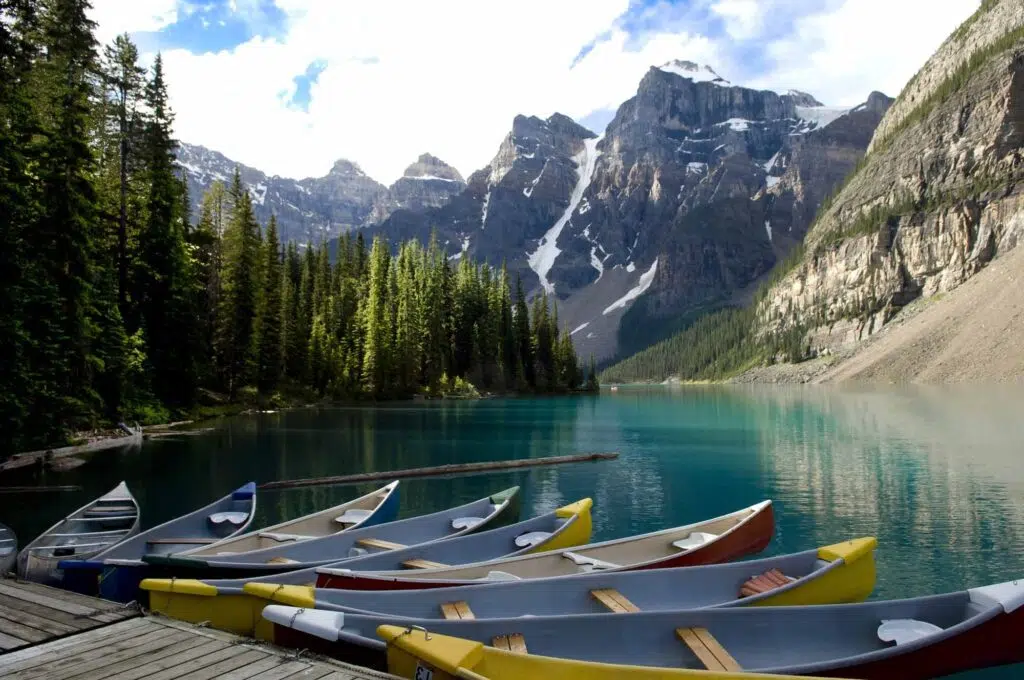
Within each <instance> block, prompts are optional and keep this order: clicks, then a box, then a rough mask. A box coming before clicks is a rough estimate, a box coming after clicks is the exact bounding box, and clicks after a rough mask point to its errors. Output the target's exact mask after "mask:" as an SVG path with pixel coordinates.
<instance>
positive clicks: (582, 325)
mask: <svg viewBox="0 0 1024 680" xmlns="http://www.w3.org/2000/svg"><path fill="white" fill-rule="evenodd" d="M589 325H590V322H589V321H587V322H585V323H581V324H580V325H579V326H577V327H576V330H574V331H573V332H572V333H569V335H576V334H577V333H579V332H580V331H581V330H583V329H584V328H586V327H587V326H589Z"/></svg>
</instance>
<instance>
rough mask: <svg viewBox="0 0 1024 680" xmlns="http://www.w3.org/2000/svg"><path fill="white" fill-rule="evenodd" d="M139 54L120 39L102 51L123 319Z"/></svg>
mask: <svg viewBox="0 0 1024 680" xmlns="http://www.w3.org/2000/svg"><path fill="white" fill-rule="evenodd" d="M138 62H139V50H138V48H137V47H136V46H135V45H134V44H133V43H132V41H131V40H130V39H129V38H128V35H127V34H125V35H119V36H117V37H116V38H115V39H114V42H113V44H112V45H108V46H107V47H106V48H105V49H104V56H103V72H102V76H103V85H104V99H103V103H104V104H105V106H104V109H105V114H106V115H105V116H104V117H105V118H106V119H107V120H105V121H104V128H106V129H105V130H104V131H105V132H106V133H107V134H108V135H109V138H110V139H111V141H112V142H113V155H114V157H115V159H116V163H113V164H111V165H112V166H113V165H116V172H117V179H116V181H117V249H116V258H117V301H118V306H119V307H120V310H121V314H122V316H126V315H127V314H128V312H129V309H128V289H129V279H128V274H129V267H130V254H129V252H128V240H129V224H128V211H129V192H130V179H131V175H132V173H133V171H134V170H135V166H137V162H136V159H135V153H136V149H135V147H136V145H137V144H138V141H139V140H138V137H139V134H140V132H141V130H140V127H141V126H140V122H141V121H140V115H139V104H140V103H141V102H142V100H143V96H144V89H143V86H144V83H145V75H146V72H145V69H143V68H142V67H141V66H140V65H139V63H138Z"/></svg>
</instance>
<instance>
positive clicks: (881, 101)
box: [863, 91, 894, 114]
mask: <svg viewBox="0 0 1024 680" xmlns="http://www.w3.org/2000/svg"><path fill="white" fill-rule="evenodd" d="M893 101H894V100H893V98H892V97H889V96H887V95H885V94H883V93H881V92H878V91H875V92H872V93H871V94H869V95H868V100H867V101H866V102H864V104H863V106H864V108H865V109H867V110H868V111H871V112H872V113H879V114H884V113H886V112H887V111H888V110H889V107H890V106H892V104H893Z"/></svg>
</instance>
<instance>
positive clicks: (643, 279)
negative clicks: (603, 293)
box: [603, 258, 658, 315]
mask: <svg viewBox="0 0 1024 680" xmlns="http://www.w3.org/2000/svg"><path fill="white" fill-rule="evenodd" d="M657 273H658V258H654V263H653V264H652V265H651V268H650V269H648V270H647V271H645V272H644V273H643V274H641V275H640V281H639V282H638V283H637V284H636V287H634V288H631V289H630V290H629V291H628V292H627V293H626V294H625V295H623V296H622V297H620V298H619V299H618V300H616V301H615V302H613V303H611V304H610V305H608V307H606V308H605V310H604V312H603V314H604V315H608V314H611V313H612V312H614V311H615V310H616V309H624V308H625V307H626V305H628V304H629V303H630V302H632V301H633V300H635V299H637V298H638V297H640V296H641V295H643V294H644V293H646V292H647V289H648V288H650V287H651V284H652V283H654V275H655V274H657Z"/></svg>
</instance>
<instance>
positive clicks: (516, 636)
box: [491, 633, 527, 654]
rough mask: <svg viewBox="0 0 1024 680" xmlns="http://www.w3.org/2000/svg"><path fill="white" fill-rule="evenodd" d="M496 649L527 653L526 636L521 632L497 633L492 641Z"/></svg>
mask: <svg viewBox="0 0 1024 680" xmlns="http://www.w3.org/2000/svg"><path fill="white" fill-rule="evenodd" d="M491 646H492V647H494V648H495V649H504V650H505V651H508V652H514V653H516V654H527V651H526V638H524V637H523V636H522V634H520V633H509V634H508V635H496V636H495V637H494V639H493V640H492V641H491Z"/></svg>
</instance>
